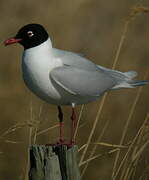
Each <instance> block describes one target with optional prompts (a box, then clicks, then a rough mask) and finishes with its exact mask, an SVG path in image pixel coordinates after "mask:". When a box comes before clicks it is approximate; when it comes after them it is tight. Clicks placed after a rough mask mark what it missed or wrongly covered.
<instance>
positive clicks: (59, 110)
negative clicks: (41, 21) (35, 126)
mask: <svg viewBox="0 0 149 180" xmlns="http://www.w3.org/2000/svg"><path fill="white" fill-rule="evenodd" d="M58 118H59V130H60V132H59V143H60V144H63V143H64V133H63V127H64V122H63V112H62V109H61V106H58Z"/></svg>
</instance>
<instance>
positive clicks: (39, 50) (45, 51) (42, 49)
mask: <svg viewBox="0 0 149 180" xmlns="http://www.w3.org/2000/svg"><path fill="white" fill-rule="evenodd" d="M58 66H62V62H61V60H60V59H53V57H52V46H51V44H50V39H49V40H47V41H46V42H44V43H43V44H41V45H39V46H36V47H33V48H30V49H27V50H25V51H24V54H23V58H22V71H23V78H24V81H25V83H26V85H27V86H28V88H29V89H30V90H31V91H33V92H34V93H35V94H36V95H37V96H39V97H40V98H42V99H43V100H45V101H47V102H49V103H52V104H53V103H54V104H57V102H58V101H59V100H60V99H61V95H60V94H59V92H58V91H57V90H56V89H55V87H54V86H53V84H52V82H51V81H50V78H49V74H50V71H51V70H52V69H53V68H55V67H58Z"/></svg>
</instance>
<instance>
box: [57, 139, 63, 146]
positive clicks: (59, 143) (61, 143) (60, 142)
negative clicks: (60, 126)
mask: <svg viewBox="0 0 149 180" xmlns="http://www.w3.org/2000/svg"><path fill="white" fill-rule="evenodd" d="M64 144H65V140H64V139H63V138H60V139H59V141H58V142H57V145H64Z"/></svg>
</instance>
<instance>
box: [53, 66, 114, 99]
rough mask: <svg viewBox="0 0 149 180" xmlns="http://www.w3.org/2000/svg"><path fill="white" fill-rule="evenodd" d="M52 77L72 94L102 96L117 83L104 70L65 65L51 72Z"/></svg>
mask: <svg viewBox="0 0 149 180" xmlns="http://www.w3.org/2000/svg"><path fill="white" fill-rule="evenodd" d="M50 78H51V79H52V80H53V81H54V82H55V83H56V84H57V85H59V86H60V87H62V88H63V89H65V90H66V91H68V92H69V93H71V94H74V95H81V96H100V95H101V94H102V93H104V92H105V91H107V90H109V89H111V88H112V87H114V86H115V85H116V81H115V79H114V78H112V77H110V76H108V75H107V74H105V73H104V72H102V71H98V70H95V71H88V70H84V69H79V68H76V67H73V66H69V65H64V66H62V67H57V68H55V69H53V70H52V71H51V72H50Z"/></svg>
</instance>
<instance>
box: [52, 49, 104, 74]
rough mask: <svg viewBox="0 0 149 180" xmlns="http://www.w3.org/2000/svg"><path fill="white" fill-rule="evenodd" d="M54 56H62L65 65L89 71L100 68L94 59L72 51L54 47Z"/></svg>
mask: <svg viewBox="0 0 149 180" xmlns="http://www.w3.org/2000/svg"><path fill="white" fill-rule="evenodd" d="M53 56H54V57H55V58H60V59H61V60H62V62H63V64H64V65H69V66H73V67H76V68H80V69H84V70H89V71H95V70H99V68H98V66H97V65H96V64H95V63H93V62H92V61H90V60H88V59H86V58H85V57H83V56H81V55H79V54H76V53H73V52H70V51H64V50H60V49H56V48H53ZM101 71H102V70H101Z"/></svg>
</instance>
